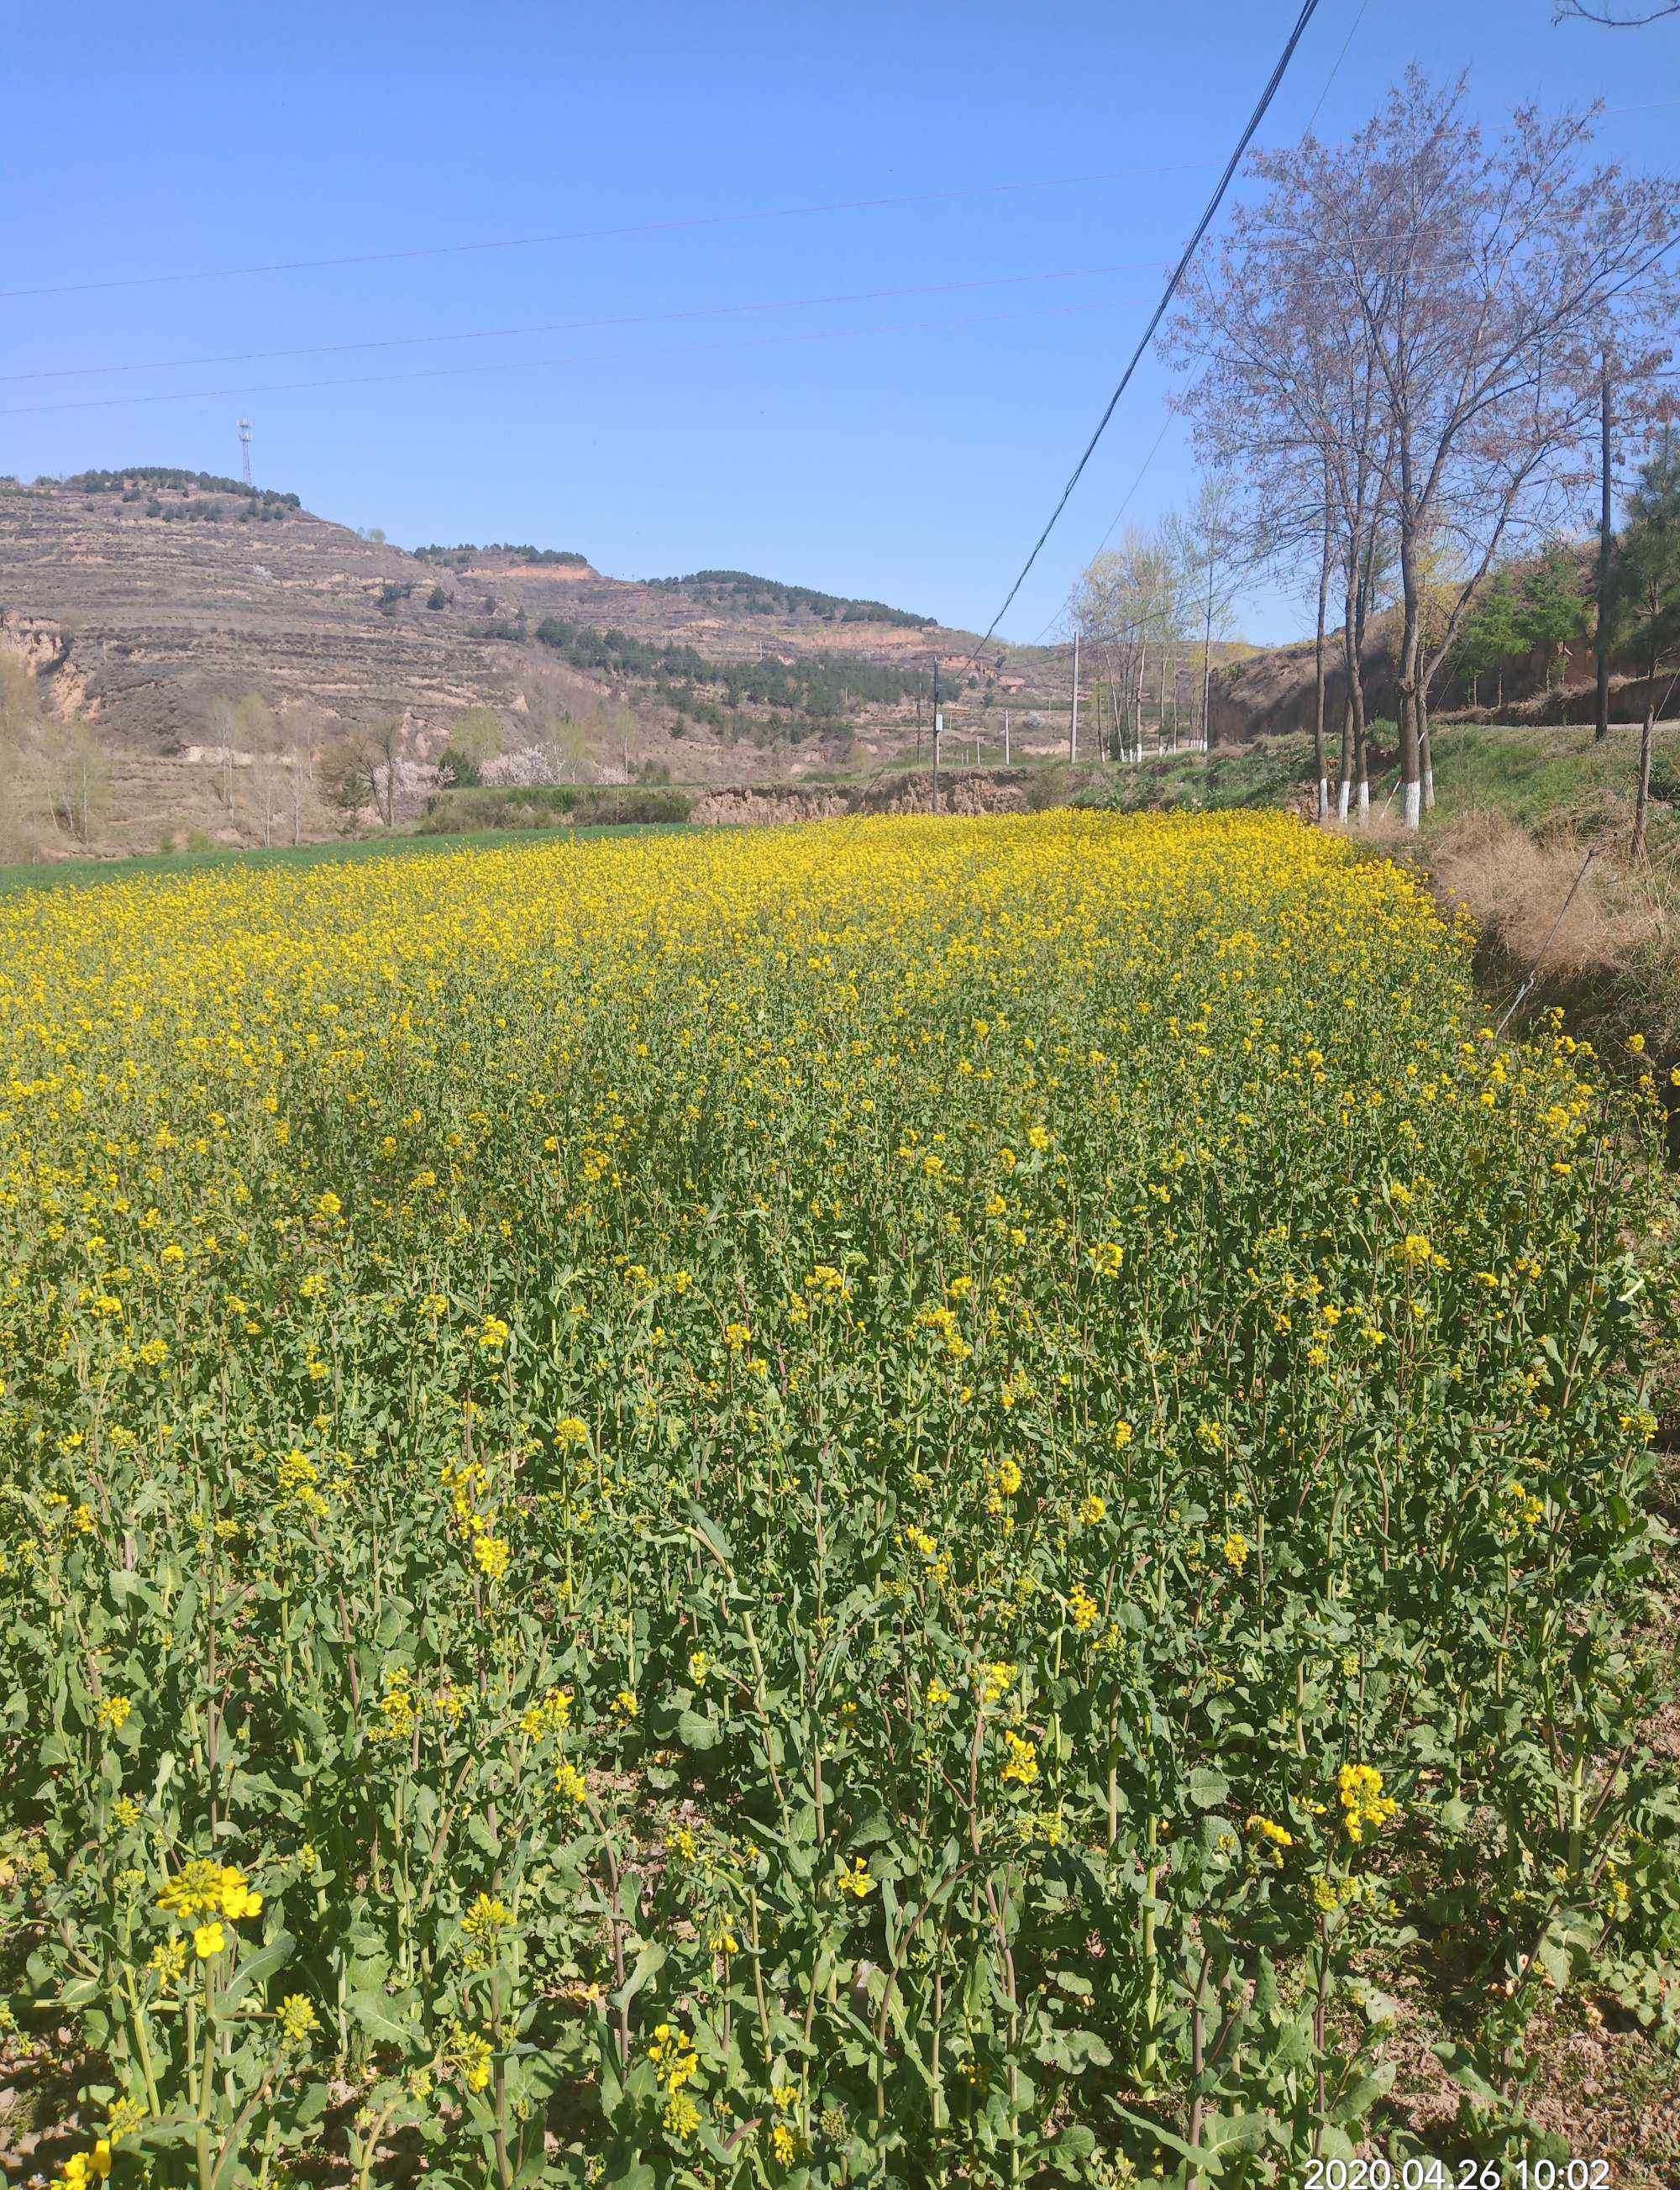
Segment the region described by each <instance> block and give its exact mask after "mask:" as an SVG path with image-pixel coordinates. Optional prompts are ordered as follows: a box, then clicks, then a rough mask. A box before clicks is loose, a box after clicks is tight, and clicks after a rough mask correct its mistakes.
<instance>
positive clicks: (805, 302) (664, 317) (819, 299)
mask: <svg viewBox="0 0 1680 2190" xmlns="http://www.w3.org/2000/svg"><path fill="white" fill-rule="evenodd" d="M1158 264H1160V261H1159V260H1158V259H1154V258H1124V259H1119V260H1116V261H1115V264H1112V265H1109V266H1068V267H1061V268H1050V269H1046V270H1045V271H1044V272H1042V273H1038V274H988V275H980V276H979V277H978V278H976V279H975V280H973V281H925V282H917V283H915V284H912V285H911V287H907V288H901V289H839V290H834V291H831V292H829V293H828V294H826V295H824V296H816V297H766V298H761V299H759V300H758V301H757V302H754V303H752V304H702V305H696V306H695V307H694V308H693V309H687V310H683V311H675V312H638V313H618V314H614V315H609V316H607V317H604V318H601V319H594V320H548V321H541V322H539V323H538V324H536V325H535V326H525V327H461V328H457V329H455V330H454V331H452V332H447V333H442V334H425V335H386V336H380V337H376V338H371V339H369V340H367V341H366V342H340V343H308V344H306V345H304V346H303V347H301V348H298V349H246V350H230V351H226V352H224V353H223V354H222V355H219V356H215V357H178V358H157V359H154V360H150V362H146V363H142V364H138V365H65V366H54V367H52V368H50V369H49V370H43V371H40V372H0V383H9V382H14V381H25V380H86V379H92V378H94V377H96V376H103V375H106V374H110V373H114V372H190V371H191V370H193V369H194V368H195V367H196V366H207V365H254V364H259V363H263V362H265V361H266V360H270V359H274V358H286V357H336V356H342V355H345V354H346V353H348V352H350V351H355V350H371V349H421V348H423V347H428V346H430V345H433V344H435V343H451V342H499V341H502V340H505V339H508V338H512V337H514V336H516V335H558V334H582V333H585V332H593V330H594V329H596V328H599V327H647V326H658V325H660V324H661V323H662V322H665V321H673V320H714V319H726V318H729V317H730V316H732V315H735V314H736V313H740V312H791V311H797V310H800V309H803V308H804V307H806V306H809V305H813V304H871V303H875V302H877V301H878V300H881V299H883V298H900V297H943V296H953V295H956V293H957V292H960V291H962V290H966V289H1001V288H1007V287H1011V286H1012V285H1013V284H1016V283H1020V282H1025V281H1086V280H1089V279H1092V278H1093V277H1094V276H1096V275H1105V274H1129V273H1138V272H1140V271H1144V270H1146V269H1149V268H1151V267H1154V266H1156V265H1158ZM1128 301H1136V300H1135V299H1132V300H1128Z"/></svg>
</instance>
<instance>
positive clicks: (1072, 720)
mask: <svg viewBox="0 0 1680 2190" xmlns="http://www.w3.org/2000/svg"><path fill="white" fill-rule="evenodd" d="M1078 758H1079V627H1078V625H1077V624H1076V625H1075V626H1074V633H1073V713H1072V714H1071V715H1070V717H1069V718H1068V763H1069V765H1070V767H1071V766H1072V765H1073V764H1074V763H1076V761H1077V760H1078Z"/></svg>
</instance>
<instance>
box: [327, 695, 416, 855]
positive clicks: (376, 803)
mask: <svg viewBox="0 0 1680 2190" xmlns="http://www.w3.org/2000/svg"><path fill="white" fill-rule="evenodd" d="M401 764H402V718H401V716H400V715H390V716H387V717H385V718H383V720H381V721H379V722H377V723H374V724H373V725H372V727H371V728H368V729H358V730H351V731H349V732H347V733H346V734H345V735H344V736H343V737H341V738H339V739H338V740H336V741H335V742H334V743H333V744H332V746H329V747H328V749H327V753H326V760H325V762H324V763H323V765H322V770H321V778H322V781H323V783H324V785H325V786H326V793H327V796H328V797H329V798H331V799H332V803H333V804H334V805H335V806H337V807H338V808H339V810H340V811H341V812H342V813H344V814H349V815H350V816H351V817H352V818H354V816H355V815H356V814H360V812H361V811H362V810H363V808H366V807H369V806H371V807H372V808H373V810H374V812H375V813H376V814H378V815H379V817H380V819H381V820H383V822H384V825H385V826H386V827H387V828H388V829H394V827H395V826H396V797H397V783H398V777H399V774H400V769H401Z"/></svg>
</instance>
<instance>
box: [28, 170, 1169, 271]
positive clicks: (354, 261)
mask: <svg viewBox="0 0 1680 2190" xmlns="http://www.w3.org/2000/svg"><path fill="white" fill-rule="evenodd" d="M1194 166H1195V162H1193V161H1188V160H1173V161H1167V162H1156V163H1155V164H1154V165H1147V166H1142V167H1105V168H1104V169H1102V170H1101V171H1100V172H1098V173H1095V174H1089V175H1050V176H1047V177H1045V178H1044V179H1042V180H1041V181H1038V182H1026V183H980V184H975V185H974V186H973V188H972V189H969V190H915V191H911V192H908V193H905V194H904V195H902V196H896V197H879V198H837V199H834V200H833V201H831V202H829V203H827V204H826V205H803V206H770V207H763V208H762V209H761V210H759V211H758V212H755V213H691V214H687V215H684V216H683V217H681V218H673V219H667V220H644V221H631V222H627V223H624V224H621V225H619V226H617V227H614V228H572V229H560V230H556V231H555V232H554V233H553V234H552V235H513V236H498V237H495V238H493V239H491V241H487V242H482V243H426V244H417V245H415V246H414V247H411V248H410V249H408V250H406V251H362V252H352V253H350V254H349V255H348V256H347V257H344V258H281V259H275V260H274V261H272V262H271V263H270V264H266V265H260V266H217V267H203V268H196V269H189V270H187V271H185V272H180V273H173V274H125V275H116V276H114V277H113V278H111V280H108V281H58V282H54V283H52V284H50V285H48V286H43V287H40V288H31V289H0V301H5V302H10V301H11V300H12V299H13V298H20V297H82V296H87V295H88V294H89V293H90V292H93V291H95V290H103V289H151V288H156V287H161V286H162V285H163V284H165V283H169V282H180V281H232V280H235V279H236V278H238V277H240V276H241V275H257V274H302V273H314V272H317V271H319V270H321V269H323V268H330V267H338V266H389V265H393V264H396V263H398V262H399V261H401V260H406V259H411V258H459V257H461V256H462V255H463V254H464V253H467V252H475V251H528V250H534V249H536V248H537V247H539V246H542V245H545V244H551V243H596V242H604V241H611V240H614V239H617V238H621V237H624V236H627V235H661V234H668V233H671V232H672V231H674V230H684V229H695V228H732V227H737V226H740V225H741V224H743V223H746V222H751V221H758V220H799V219H803V218H806V217H807V216H808V215H810V214H814V213H876V212H880V211H883V210H886V209H888V208H890V207H896V206H914V205H945V204H950V203H951V202H952V201H956V200H958V199H962V198H984V197H1003V196H1010V195H1012V194H1014V193H1017V192H1020V191H1025V190H1071V189H1073V188H1075V187H1076V186H1077V185H1080V184H1087V183H1113V182H1121V181H1123V180H1125V179H1127V177H1128V176H1132V175H1176V174H1182V173H1184V172H1185V171H1186V170H1187V169H1189V168H1190V167H1194Z"/></svg>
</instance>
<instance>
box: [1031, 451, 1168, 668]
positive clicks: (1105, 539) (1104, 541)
mask: <svg viewBox="0 0 1680 2190" xmlns="http://www.w3.org/2000/svg"><path fill="white" fill-rule="evenodd" d="M1171 424H1172V413H1171V412H1170V411H1169V412H1168V414H1167V415H1166V417H1165V418H1163V419H1162V421H1161V431H1160V433H1158V434H1156V435H1155V441H1154V445H1152V446H1151V448H1150V450H1149V454H1148V456H1146V457H1144V461H1143V462H1142V463H1141V464H1139V465H1138V474H1137V477H1136V478H1135V479H1133V480H1132V484H1131V485H1130V486H1129V487H1127V490H1126V499H1125V501H1124V502H1121V505H1120V508H1118V509H1117V510H1115V513H1114V515H1113V516H1112V517H1111V518H1110V519H1109V529H1108V530H1107V531H1106V532H1105V533H1104V535H1103V536H1102V538H1101V539H1100V540H1099V541H1098V542H1097V545H1096V547H1095V550H1094V551H1093V554H1092V556H1091V560H1092V561H1093V562H1095V560H1096V559H1097V557H1098V555H1100V554H1101V553H1102V552H1103V550H1104V547H1107V546H1108V544H1109V542H1110V540H1111V539H1112V538H1113V536H1114V529H1115V525H1118V524H1119V522H1120V520H1121V518H1122V517H1124V516H1125V514H1126V513H1127V510H1128V509H1130V508H1131V507H1132V496H1133V495H1135V494H1136V493H1137V491H1138V488H1139V487H1140V486H1142V485H1143V484H1144V473H1145V472H1147V471H1148V469H1149V466H1150V465H1151V464H1152V463H1153V462H1155V458H1156V457H1158V456H1159V455H1160V454H1161V443H1162V442H1163V441H1164V440H1166V429H1167V428H1168V427H1169V426H1171ZM1061 616H1062V611H1061V610H1060V609H1054V610H1052V611H1051V613H1050V615H1049V616H1048V617H1047V619H1046V620H1045V621H1044V623H1043V624H1042V625H1041V627H1040V628H1039V633H1038V637H1037V638H1035V639H1034V640H1033V641H1032V644H1033V645H1035V646H1036V645H1037V644H1039V641H1040V640H1041V639H1042V638H1043V637H1044V635H1045V633H1046V632H1047V631H1048V630H1049V629H1050V627H1051V626H1052V625H1053V624H1055V623H1059V621H1061Z"/></svg>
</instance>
